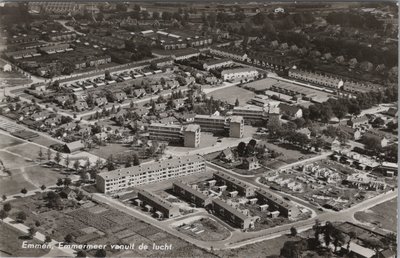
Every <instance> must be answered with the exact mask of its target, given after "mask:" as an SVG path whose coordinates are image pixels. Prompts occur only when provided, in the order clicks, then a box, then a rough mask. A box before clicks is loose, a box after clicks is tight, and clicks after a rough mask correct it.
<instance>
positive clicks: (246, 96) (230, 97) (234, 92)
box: [207, 86, 255, 105]
mask: <svg viewBox="0 0 400 258" xmlns="http://www.w3.org/2000/svg"><path fill="white" fill-rule="evenodd" d="M207 96H212V97H214V99H219V100H222V101H226V102H228V103H229V104H232V105H234V104H235V101H236V99H239V104H240V105H244V104H246V102H247V101H249V100H250V99H252V98H253V97H254V96H255V94H254V92H252V91H249V90H246V89H243V88H240V87H238V86H232V87H229V88H225V89H220V90H216V91H213V92H211V93H209V94H207Z"/></svg>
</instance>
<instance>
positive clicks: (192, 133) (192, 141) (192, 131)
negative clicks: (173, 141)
mask: <svg viewBox="0 0 400 258" xmlns="http://www.w3.org/2000/svg"><path fill="white" fill-rule="evenodd" d="M200 131H201V129H200V126H199V125H196V124H191V125H188V126H187V127H186V128H185V129H184V131H183V145H184V146H185V147H191V148H197V147H199V146H200V135H201V134H200Z"/></svg>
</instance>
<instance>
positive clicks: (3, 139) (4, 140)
mask: <svg viewBox="0 0 400 258" xmlns="http://www.w3.org/2000/svg"><path fill="white" fill-rule="evenodd" d="M21 143H23V141H21V140H18V139H16V138H14V137H11V136H8V135H5V134H0V149H3V148H7V147H11V146H15V145H18V144H21Z"/></svg>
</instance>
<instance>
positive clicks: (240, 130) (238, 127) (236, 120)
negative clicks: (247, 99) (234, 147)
mask: <svg viewBox="0 0 400 258" xmlns="http://www.w3.org/2000/svg"><path fill="white" fill-rule="evenodd" d="M228 119H229V137H233V138H242V137H243V134H244V119H243V117H241V116H231V117H229V118H228Z"/></svg>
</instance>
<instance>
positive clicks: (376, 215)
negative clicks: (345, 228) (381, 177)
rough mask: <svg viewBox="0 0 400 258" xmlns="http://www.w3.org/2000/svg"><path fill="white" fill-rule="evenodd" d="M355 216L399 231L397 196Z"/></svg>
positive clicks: (384, 227)
mask: <svg viewBox="0 0 400 258" xmlns="http://www.w3.org/2000/svg"><path fill="white" fill-rule="evenodd" d="M354 217H355V218H356V219H357V220H359V221H361V222H366V223H371V224H373V225H378V226H379V227H380V228H383V229H387V230H390V231H393V232H396V231H397V198H395V199H392V200H390V201H387V202H384V203H381V204H378V205H376V206H374V207H372V208H371V209H368V210H366V211H360V212H357V213H356V214H355V215H354Z"/></svg>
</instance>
